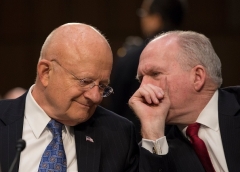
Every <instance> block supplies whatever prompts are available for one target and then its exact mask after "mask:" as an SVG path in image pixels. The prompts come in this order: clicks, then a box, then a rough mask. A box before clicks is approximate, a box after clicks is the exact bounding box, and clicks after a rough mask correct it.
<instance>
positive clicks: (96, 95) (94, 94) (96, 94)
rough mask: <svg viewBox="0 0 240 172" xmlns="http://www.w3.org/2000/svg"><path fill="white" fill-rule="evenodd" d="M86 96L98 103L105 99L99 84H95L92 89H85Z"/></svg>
mask: <svg viewBox="0 0 240 172" xmlns="http://www.w3.org/2000/svg"><path fill="white" fill-rule="evenodd" d="M84 96H85V97H86V98H88V99H90V100H91V101H92V102H93V103H96V104H99V103H101V101H102V99H103V98H102V94H101V92H100V90H99V87H98V85H95V86H93V87H92V88H91V89H89V90H87V91H85V93H84Z"/></svg>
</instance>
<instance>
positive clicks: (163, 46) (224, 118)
mask: <svg viewBox="0 0 240 172" xmlns="http://www.w3.org/2000/svg"><path fill="white" fill-rule="evenodd" d="M137 77H138V79H139V81H140V82H141V86H140V87H139V89H138V90H137V91H136V92H135V93H134V95H133V96H132V97H131V99H130V100H129V103H130V106H131V107H132V108H133V110H134V111H135V113H136V114H137V116H138V117H139V118H140V121H141V125H142V130H141V131H142V136H143V140H145V141H147V142H148V143H147V147H148V152H152V153H153V154H155V155H151V154H148V155H149V156H146V157H145V158H146V160H147V159H150V158H152V166H157V164H161V169H163V171H169V167H173V168H175V170H173V171H178V172H204V171H207V172H214V171H216V172H227V171H230V172H238V171H239V170H240V164H239V162H240V147H239V145H240V138H239V135H240V87H229V88H225V89H220V86H221V83H222V77H221V62H220V59H219V58H218V56H217V54H216V53H215V51H214V49H213V47H212V45H211V43H210V41H209V39H208V38H206V37H205V36H204V35H202V34H199V33H196V32H191V31H172V32H167V33H164V34H161V35H159V36H158V37H156V38H155V39H153V40H152V41H151V42H150V43H149V44H148V45H147V47H146V48H145V49H144V50H143V52H142V54H141V57H140V61H139V66H138V72H137ZM166 124H167V127H166V128H165V125H166ZM144 145H145V143H144ZM145 146H146V145H145ZM148 152H147V151H145V153H148ZM155 158H156V159H155ZM142 162H144V161H142ZM158 170H159V169H157V168H156V169H155V171H156V172H157V171H158Z"/></svg>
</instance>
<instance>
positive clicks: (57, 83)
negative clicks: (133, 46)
mask: <svg viewBox="0 0 240 172" xmlns="http://www.w3.org/2000/svg"><path fill="white" fill-rule="evenodd" d="M112 63H113V58H112V51H111V48H110V46H109V44H108V42H107V40H106V39H105V37H104V36H103V35H102V34H101V33H100V32H99V31H98V30H96V29H95V28H93V27H91V26H89V25H86V24H81V23H68V24H64V25H62V26H60V27H58V28H57V29H55V30H54V31H52V32H51V33H50V35H49V36H48V37H47V39H46V41H45V42H44V44H43V46H42V50H41V54H40V58H39V62H38V65H37V79H36V83H35V86H34V89H33V92H32V94H33V97H34V99H35V100H36V101H37V102H38V104H39V105H40V106H41V107H42V108H43V109H44V111H45V112H46V113H47V114H48V115H49V116H50V117H51V118H54V119H57V120H58V121H60V122H62V123H64V124H67V125H76V124H78V123H81V122H84V121H86V120H87V119H89V118H90V117H91V115H92V114H93V113H94V111H95V108H96V107H97V105H98V104H99V103H101V101H102V97H103V94H105V92H104V91H106V90H104V89H105V88H107V85H108V84H109V78H110V74H111V70H112ZM84 84H86V85H84Z"/></svg>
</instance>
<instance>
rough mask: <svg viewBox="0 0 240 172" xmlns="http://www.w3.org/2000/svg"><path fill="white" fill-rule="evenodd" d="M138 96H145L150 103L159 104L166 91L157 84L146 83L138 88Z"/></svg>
mask: <svg viewBox="0 0 240 172" xmlns="http://www.w3.org/2000/svg"><path fill="white" fill-rule="evenodd" d="M138 94H139V95H138V96H140V97H142V98H144V100H145V101H146V103H148V104H156V105H157V104H159V103H160V100H161V99H162V98H163V97H164V91H163V90H162V89H161V88H160V87H157V86H155V85H152V84H145V85H142V86H141V87H140V88H139V90H138Z"/></svg>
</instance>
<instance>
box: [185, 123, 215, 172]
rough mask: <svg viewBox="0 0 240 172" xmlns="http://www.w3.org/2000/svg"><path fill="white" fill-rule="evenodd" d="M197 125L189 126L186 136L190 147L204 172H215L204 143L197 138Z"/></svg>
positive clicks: (198, 126) (198, 125)
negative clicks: (190, 144)
mask: <svg viewBox="0 0 240 172" xmlns="http://www.w3.org/2000/svg"><path fill="white" fill-rule="evenodd" d="M199 128H200V124H199V123H194V124H190V125H189V126H188V128H187V130H186V135H187V136H188V137H189V138H190V139H191V142H192V146H193V149H194V151H195V152H196V154H197V156H198V158H199V160H200V161H201V163H202V165H203V167H204V169H205V170H206V172H215V170H214V168H213V165H212V162H211V160H210V157H209V154H208V151H207V148H206V145H205V143H204V142H203V141H202V139H200V138H199V137H198V130H199Z"/></svg>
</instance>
